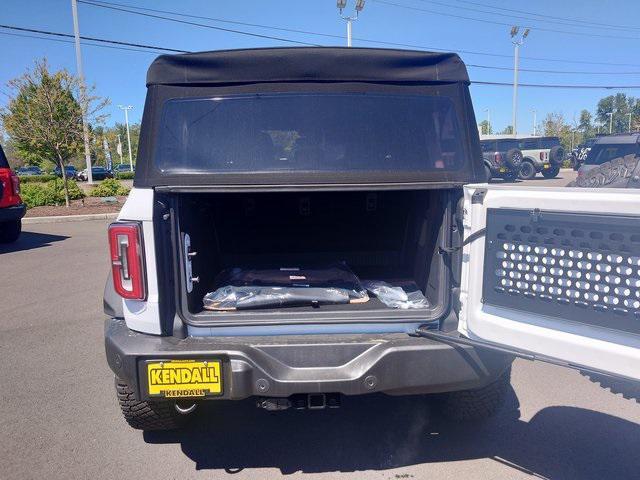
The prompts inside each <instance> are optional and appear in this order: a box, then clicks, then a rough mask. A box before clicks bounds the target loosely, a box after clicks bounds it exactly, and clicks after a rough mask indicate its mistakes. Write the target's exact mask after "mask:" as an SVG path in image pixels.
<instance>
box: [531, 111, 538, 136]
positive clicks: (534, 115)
mask: <svg viewBox="0 0 640 480" xmlns="http://www.w3.org/2000/svg"><path fill="white" fill-rule="evenodd" d="M531 111H532V112H533V136H534V137H535V136H536V124H537V123H538V122H537V118H536V115H537V113H538V112H537V111H536V109H535V108H534V109H533V110H531Z"/></svg>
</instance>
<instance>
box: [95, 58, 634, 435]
mask: <svg viewBox="0 0 640 480" xmlns="http://www.w3.org/2000/svg"><path fill="white" fill-rule="evenodd" d="M147 86H148V94H147V100H146V105H145V110H144V116H143V121H142V130H141V139H140V147H139V152H138V163H137V170H136V176H135V180H134V188H133V190H132V191H131V194H130V195H129V198H128V200H127V202H126V203H125V205H124V207H123V208H122V210H121V212H120V214H119V217H118V220H117V221H116V222H115V223H113V224H112V225H111V226H110V227H109V247H110V260H111V265H112V269H111V273H110V277H111V278H110V279H109V280H108V282H107V285H106V287H105V295H104V306H105V312H106V313H107V315H108V317H109V318H108V319H107V320H106V329H105V344H106V356H107V361H108V363H109V366H110V367H111V369H112V370H113V372H114V373H115V377H116V390H117V396H118V400H119V402H120V406H121V407H122V412H123V414H124V417H125V418H126V420H127V421H128V422H129V424H130V425H131V426H133V427H135V428H140V429H144V430H150V429H168V428H175V427H177V426H179V425H180V423H181V420H182V419H184V418H186V417H185V414H189V413H191V412H192V411H193V410H194V409H195V407H196V406H197V405H198V404H199V403H201V402H215V401H217V400H219V399H226V400H239V399H245V398H248V397H254V398H255V399H256V400H257V405H258V406H260V407H263V408H265V409H268V410H279V409H285V408H310V409H321V408H328V407H338V406H339V405H340V399H341V398H342V396H343V395H361V394H367V393H371V392H385V393H387V394H390V395H406V394H425V395H427V394H428V395H433V396H435V397H437V398H438V399H439V400H440V405H441V406H442V407H443V408H442V412H443V414H448V415H452V416H454V417H458V418H462V419H471V418H478V417H483V416H488V415H491V414H492V413H494V412H495V411H496V410H497V409H498V408H499V407H500V405H501V402H502V400H503V398H504V396H505V392H506V391H507V387H508V385H509V381H510V380H509V373H510V365H511V361H512V359H513V358H514V357H515V356H521V357H525V358H529V359H539V360H544V361H548V362H553V363H557V364H561V365H566V366H569V367H574V368H580V369H582V370H587V371H594V372H599V373H604V374H609V375H618V376H622V377H626V378H631V379H636V380H638V379H640V368H639V367H640V335H639V334H640V197H639V196H638V193H637V191H627V190H607V189H602V190H594V189H577V188H576V189H570V188H536V189H532V188H526V187H521V186H518V185H504V186H503V185H487V184H486V183H483V182H484V177H485V173H484V166H483V162H482V156H481V151H480V143H479V137H478V132H477V129H476V126H475V125H476V121H475V117H474V113H473V108H472V104H471V98H470V95H469V88H468V87H469V79H468V76H467V72H466V69H465V66H464V64H463V63H462V62H461V60H460V59H459V58H458V57H457V55H454V54H443V53H427V52H415V51H400V50H383V49H358V48H349V49H346V48H273V49H259V50H236V51H219V52H207V53H195V54H186V55H171V56H161V57H159V58H158V59H157V60H156V61H155V62H153V64H152V65H151V67H150V69H149V73H148V76H147Z"/></svg>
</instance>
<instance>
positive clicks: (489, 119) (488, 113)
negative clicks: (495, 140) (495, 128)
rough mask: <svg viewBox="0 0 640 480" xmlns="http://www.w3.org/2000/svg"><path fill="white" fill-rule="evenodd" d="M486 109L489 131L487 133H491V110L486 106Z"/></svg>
mask: <svg viewBox="0 0 640 480" xmlns="http://www.w3.org/2000/svg"><path fill="white" fill-rule="evenodd" d="M484 111H485V112H487V131H486V132H485V134H486V135H489V128H490V127H491V110H489V109H488V108H485V109H484Z"/></svg>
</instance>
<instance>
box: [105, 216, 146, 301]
mask: <svg viewBox="0 0 640 480" xmlns="http://www.w3.org/2000/svg"><path fill="white" fill-rule="evenodd" d="M109 253H110V256H111V269H112V270H113V286H114V288H115V290H116V292H117V293H118V295H120V296H121V297H122V298H127V299H130V300H144V299H146V297H147V289H146V282H145V275H144V273H145V272H144V250H143V244H142V227H141V226H140V224H139V223H134V222H126V223H125V222H123V223H112V224H111V225H109Z"/></svg>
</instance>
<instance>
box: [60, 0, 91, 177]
mask: <svg viewBox="0 0 640 480" xmlns="http://www.w3.org/2000/svg"><path fill="white" fill-rule="evenodd" d="M71 15H72V17H73V34H74V38H75V47H76V69H77V70H78V81H79V82H80V110H81V112H82V139H83V142H84V160H85V162H86V164H87V183H89V184H92V183H93V172H92V171H91V147H90V146H89V125H88V119H87V110H88V108H87V107H88V106H87V89H86V86H85V83H84V73H83V71H82V52H81V50H80V27H79V26H78V3H77V0H71ZM60 168H61V169H64V165H60Z"/></svg>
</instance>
